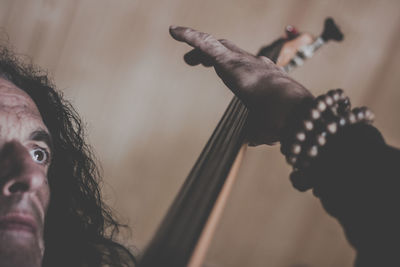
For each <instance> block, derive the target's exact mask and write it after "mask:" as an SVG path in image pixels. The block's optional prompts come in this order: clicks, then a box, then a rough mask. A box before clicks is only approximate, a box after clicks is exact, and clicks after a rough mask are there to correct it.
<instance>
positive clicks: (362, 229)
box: [308, 124, 400, 267]
mask: <svg viewBox="0 0 400 267" xmlns="http://www.w3.org/2000/svg"><path fill="white" fill-rule="evenodd" d="M309 172H310V173H309V175H308V176H309V177H310V179H311V180H312V184H313V193H314V195H315V196H317V197H318V198H319V199H320V200H321V202H322V205H323V206H324V208H325V209H326V211H327V212H328V213H329V214H331V215H332V216H334V217H336V218H337V219H338V220H339V222H340V223H341V225H342V226H343V228H344V231H345V234H346V236H347V239H348V240H349V242H350V243H351V244H352V246H353V247H354V248H355V249H356V251H357V259H356V264H355V266H357V267H358V266H400V249H399V248H400V245H399V244H400V231H399V229H400V220H399V217H400V216H397V215H398V213H399V212H400V179H399V178H400V175H399V172H400V151H399V150H398V149H395V148H393V147H391V146H389V145H387V144H386V143H385V141H384V139H383V137H382V135H381V134H380V132H379V131H378V130H377V129H376V128H374V127H373V126H371V125H366V124H355V125H351V126H347V127H345V128H343V129H342V130H341V131H340V132H338V133H337V134H336V135H334V136H331V137H330V138H329V139H328V142H327V144H326V146H325V147H324V149H323V150H322V151H321V152H320V154H319V156H318V158H317V159H316V160H315V161H314V162H313V164H312V166H311V168H310V170H309ZM397 253H399V255H397Z"/></svg>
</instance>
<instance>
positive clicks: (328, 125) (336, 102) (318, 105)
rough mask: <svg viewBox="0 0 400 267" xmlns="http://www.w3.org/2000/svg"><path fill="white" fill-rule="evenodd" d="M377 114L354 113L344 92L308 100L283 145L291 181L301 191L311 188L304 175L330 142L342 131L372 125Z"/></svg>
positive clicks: (331, 92)
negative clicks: (342, 129) (346, 127)
mask: <svg viewBox="0 0 400 267" xmlns="http://www.w3.org/2000/svg"><path fill="white" fill-rule="evenodd" d="M373 119H374V114H373V113H372V112H371V111H370V110H369V109H368V108H366V107H361V108H354V109H351V104H350V100H349V98H348V97H346V96H345V94H344V92H343V90H341V89H335V90H330V91H329V92H328V93H327V94H324V95H321V96H318V97H317V98H315V99H314V100H306V101H305V102H304V103H302V104H301V105H300V107H299V108H298V109H296V110H295V114H294V115H293V116H292V118H291V120H290V121H289V124H290V127H291V128H286V129H285V131H286V137H285V138H284V139H283V140H282V141H281V152H282V153H283V154H284V155H285V156H286V160H287V162H288V163H289V164H290V165H292V167H293V172H292V173H291V175H290V179H291V181H292V183H293V185H294V187H296V188H297V189H298V190H300V191H305V190H308V189H310V188H311V187H312V185H311V183H310V181H308V180H307V177H306V176H305V173H306V171H307V169H308V168H309V167H310V165H311V163H312V162H313V160H314V159H315V158H316V157H317V156H318V154H319V151H320V150H321V149H322V147H324V146H325V144H326V142H327V138H328V137H329V136H331V135H334V134H336V133H337V132H338V131H339V130H340V129H341V128H343V127H344V126H346V125H351V124H354V123H367V124H369V123H372V121H373Z"/></svg>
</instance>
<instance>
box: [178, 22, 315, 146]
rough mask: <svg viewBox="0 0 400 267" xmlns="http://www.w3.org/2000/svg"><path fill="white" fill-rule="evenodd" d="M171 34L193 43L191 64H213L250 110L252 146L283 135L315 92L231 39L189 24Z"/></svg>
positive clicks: (189, 53) (188, 56)
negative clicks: (294, 112)
mask: <svg viewBox="0 0 400 267" xmlns="http://www.w3.org/2000/svg"><path fill="white" fill-rule="evenodd" d="M170 34H171V36H172V37H173V38H174V39H175V40H177V41H180V42H185V43H187V44H188V45H190V46H191V47H192V48H193V50H192V51H190V52H188V53H187V54H186V55H185V61H186V63H188V64H189V65H192V66H194V65H198V64H202V65H204V66H207V67H209V66H212V67H214V69H215V71H216V73H217V75H218V76H219V77H220V78H221V79H222V81H223V82H224V83H225V85H226V86H227V87H228V88H229V89H230V90H231V91H232V92H233V93H234V94H236V95H237V96H238V97H239V98H240V99H241V100H242V101H243V102H244V103H245V105H246V106H247V107H248V108H249V109H250V114H251V118H250V119H251V121H252V122H253V123H252V129H251V132H250V135H249V142H250V144H252V145H259V144H272V143H274V142H277V141H279V140H280V139H281V138H282V130H283V128H284V126H285V121H286V119H287V117H288V115H289V113H290V111H291V110H292V109H293V108H294V107H295V106H296V105H297V104H299V103H300V102H301V101H302V100H303V99H304V98H312V97H313V96H312V94H311V93H310V92H309V91H308V90H307V89H306V88H305V87H304V86H302V85H301V84H299V83H298V82H296V81H295V80H293V79H292V78H290V77H289V76H288V75H287V74H286V73H285V72H284V71H283V70H282V69H281V68H279V67H277V66H276V65H275V64H274V63H273V62H272V61H271V60H269V59H268V58H266V57H263V56H260V57H257V56H254V55H252V54H250V53H248V52H246V51H244V50H243V49H241V48H239V47H237V46H236V45H235V44H233V43H232V42H231V41H228V40H217V39H216V38H215V37H213V36H212V35H210V34H208V33H203V32H199V31H196V30H193V29H191V28H187V27H177V26H171V27H170Z"/></svg>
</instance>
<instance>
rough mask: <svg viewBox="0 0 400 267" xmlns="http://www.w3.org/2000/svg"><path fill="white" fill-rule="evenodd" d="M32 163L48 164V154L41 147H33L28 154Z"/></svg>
mask: <svg viewBox="0 0 400 267" xmlns="http://www.w3.org/2000/svg"><path fill="white" fill-rule="evenodd" d="M29 153H30V154H31V157H32V159H33V161H34V162H36V163H39V164H47V163H49V158H50V156H49V152H48V151H47V150H46V149H44V148H41V147H34V148H32V149H31V150H30V152H29Z"/></svg>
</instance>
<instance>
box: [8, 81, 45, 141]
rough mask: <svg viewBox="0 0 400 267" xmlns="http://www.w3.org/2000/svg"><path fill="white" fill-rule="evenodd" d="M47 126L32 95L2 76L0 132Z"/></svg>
mask: <svg viewBox="0 0 400 267" xmlns="http://www.w3.org/2000/svg"><path fill="white" fill-rule="evenodd" d="M38 127H40V128H44V129H46V128H45V126H44V123H43V120H42V117H41V116H40V113H39V110H38V108H37V106H36V104H35V103H34V102H33V100H32V99H31V98H30V96H29V95H28V94H27V93H25V92H24V91H23V90H21V89H19V88H18V87H16V86H15V85H14V84H13V83H11V82H9V81H7V80H5V79H3V78H0V133H1V134H2V135H3V134H5V132H9V131H12V132H15V131H18V132H21V131H29V130H33V129H32V128H38Z"/></svg>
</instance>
